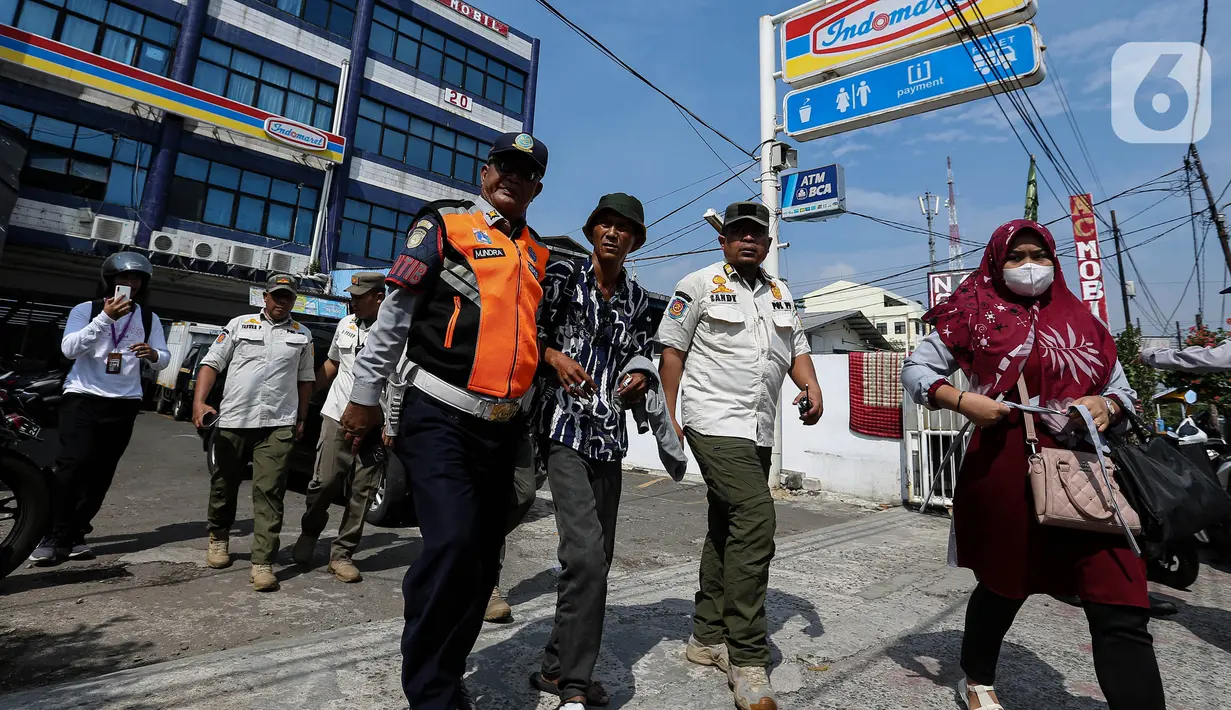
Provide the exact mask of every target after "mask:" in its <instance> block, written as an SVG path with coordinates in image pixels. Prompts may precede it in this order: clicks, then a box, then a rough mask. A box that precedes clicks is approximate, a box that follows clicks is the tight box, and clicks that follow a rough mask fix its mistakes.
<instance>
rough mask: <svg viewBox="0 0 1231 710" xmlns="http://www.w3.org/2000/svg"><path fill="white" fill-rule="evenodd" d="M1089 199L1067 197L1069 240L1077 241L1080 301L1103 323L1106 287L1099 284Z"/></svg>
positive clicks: (1099, 262) (1100, 273)
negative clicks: (1071, 221)
mask: <svg viewBox="0 0 1231 710" xmlns="http://www.w3.org/2000/svg"><path fill="white" fill-rule="evenodd" d="M1092 203H1093V198H1092V197H1090V195H1073V196H1071V197H1069V215H1070V216H1071V217H1072V218H1073V239H1074V241H1076V242H1077V276H1078V282H1079V284H1080V285H1081V290H1080V292H1079V295H1080V296H1081V301H1082V303H1084V304H1086V307H1087V308H1089V309H1090V312H1091V313H1093V314H1094V315H1095V316H1096V317H1097V318H1099V319H1100V320H1102V321H1103V322H1104V323H1106V322H1107V288H1106V287H1105V286H1104V285H1103V260H1102V257H1101V256H1100V254H1099V244H1098V226H1097V225H1096V224H1095V223H1094V210H1093V209H1092V208H1091V204H1092Z"/></svg>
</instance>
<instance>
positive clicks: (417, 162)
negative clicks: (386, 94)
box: [355, 98, 492, 185]
mask: <svg viewBox="0 0 1231 710" xmlns="http://www.w3.org/2000/svg"><path fill="white" fill-rule="evenodd" d="M355 147H356V148H359V149H361V150H366V151H369V152H372V153H380V154H381V155H383V156H385V157H386V158H392V159H393V160H396V161H398V162H399V163H406V164H407V165H410V166H412V167H416V168H420V169H422V170H430V171H431V172H434V173H436V174H438V175H444V176H446V177H451V178H455V179H457V180H461V181H462V182H467V183H470V184H472V185H478V184H479V168H480V167H482V165H483V163H484V162H486V160H487V154H488V152H490V151H491V149H492V146H491V144H490V143H484V142H483V141H480V140H477V139H475V138H471V137H470V136H467V135H464V134H461V133H458V132H457V131H454V130H452V129H449V128H445V127H444V126H441V125H438V124H435V123H432V122H431V121H425V120H423V119H422V118H418V117H417V116H411V115H410V114H408V113H406V112H405V111H399V110H398V109H395V108H393V107H392V106H386V105H384V104H382V103H379V102H377V101H373V100H371V99H368V98H361V99H359V121H358V123H357V124H356V125H355Z"/></svg>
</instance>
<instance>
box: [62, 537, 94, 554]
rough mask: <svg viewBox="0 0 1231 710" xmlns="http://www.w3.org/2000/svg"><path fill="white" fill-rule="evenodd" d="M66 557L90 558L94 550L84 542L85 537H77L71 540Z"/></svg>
mask: <svg viewBox="0 0 1231 710" xmlns="http://www.w3.org/2000/svg"><path fill="white" fill-rule="evenodd" d="M68 559H70V560H92V559H94V550H91V549H90V546H89V545H87V544H85V538H84V537H79V538H77V539H76V540H73V543H72V545H70V546H69V549H68Z"/></svg>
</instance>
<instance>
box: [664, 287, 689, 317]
mask: <svg viewBox="0 0 1231 710" xmlns="http://www.w3.org/2000/svg"><path fill="white" fill-rule="evenodd" d="M682 295H683V294H681V293H679V292H676V294H675V296H673V297H672V298H671V302H670V303H668V304H667V316H669V317H670V318H672V319H673V320H684V314H685V313H688V306H689V305H690V304H689V302H688V300H686V299H685V298H682Z"/></svg>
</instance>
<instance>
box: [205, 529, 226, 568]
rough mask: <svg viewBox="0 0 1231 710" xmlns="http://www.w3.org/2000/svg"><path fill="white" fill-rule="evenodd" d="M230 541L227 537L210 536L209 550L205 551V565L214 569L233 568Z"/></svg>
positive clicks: (212, 534)
mask: <svg viewBox="0 0 1231 710" xmlns="http://www.w3.org/2000/svg"><path fill="white" fill-rule="evenodd" d="M229 544H230V541H229V539H228V538H226V537H225V536H219V535H215V534H214V533H210V534H209V548H208V549H207V550H206V551H205V564H206V565H208V566H210V567H212V568H214V569H223V568H224V567H230V566H231V550H230V547H229Z"/></svg>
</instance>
